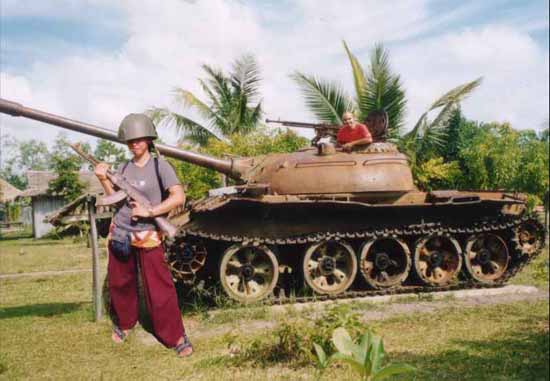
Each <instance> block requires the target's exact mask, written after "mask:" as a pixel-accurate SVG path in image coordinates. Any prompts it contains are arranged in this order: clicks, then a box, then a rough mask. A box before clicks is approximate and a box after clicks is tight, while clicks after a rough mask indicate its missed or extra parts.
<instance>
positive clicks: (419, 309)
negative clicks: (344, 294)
mask: <svg viewBox="0 0 550 381" xmlns="http://www.w3.org/2000/svg"><path fill="white" fill-rule="evenodd" d="M421 297H422V298H424V299H423V300H420V298H419V297H418V295H416V294H402V295H397V296H392V297H366V298H359V299H347V300H346V299H344V300H338V301H337V303H360V302H362V303H365V306H364V308H362V310H361V312H360V314H361V319H362V320H363V321H365V322H367V321H373V320H384V319H389V318H392V317H394V316H402V315H411V314H415V313H435V312H437V311H440V310H443V309H446V308H475V307H480V306H489V305H496V304H510V303H515V302H520V301H523V302H526V303H532V302H536V301H540V300H548V299H549V293H548V291H542V290H539V289H537V288H535V287H531V286H515V285H512V286H506V287H502V288H495V289H482V290H461V291H449V292H440V293H431V294H422V296H421ZM429 297H430V298H433V299H432V300H430V301H427V300H426V298H429ZM415 298H416V300H414V299H415ZM411 299H413V300H411ZM334 303H335V302H334V301H331V302H312V303H304V304H298V305H293V306H290V305H289V306H271V307H268V308H269V309H270V310H271V311H272V312H273V313H275V314H285V313H288V308H295V309H298V310H304V309H308V311H309V310H310V311H311V312H310V316H312V315H311V314H316V313H320V312H321V311H322V310H323V309H325V308H326V307H328V305H330V304H334ZM227 312H228V311H227V310H219V311H211V312H210V314H212V315H216V314H218V313H227ZM184 322H185V326H186V329H187V330H188V331H189V332H190V335H191V336H192V337H193V338H200V339H208V338H211V337H214V336H221V335H224V334H227V333H230V332H232V331H235V330H236V328H235V324H236V323H238V321H235V322H233V323H227V324H220V325H218V326H215V327H212V326H211V325H205V324H203V323H201V321H199V320H195V319H185V318H184ZM276 325H277V322H276V321H273V320H252V321H250V320H247V321H246V322H245V326H246V332H247V333H250V332H258V331H262V330H267V329H272V328H274V327H275V326H276ZM136 336H137V338H138V340H139V341H141V342H142V343H144V344H147V345H155V344H158V342H157V341H156V340H155V338H154V337H153V336H151V335H150V334H148V333H147V332H145V331H144V330H142V329H139V330H137V332H136ZM159 345H160V344H159Z"/></svg>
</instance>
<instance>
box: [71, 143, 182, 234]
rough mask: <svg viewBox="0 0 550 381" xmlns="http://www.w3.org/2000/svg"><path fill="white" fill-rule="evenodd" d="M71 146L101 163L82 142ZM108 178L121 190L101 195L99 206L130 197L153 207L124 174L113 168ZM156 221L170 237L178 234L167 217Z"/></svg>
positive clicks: (90, 160)
mask: <svg viewBox="0 0 550 381" xmlns="http://www.w3.org/2000/svg"><path fill="white" fill-rule="evenodd" d="M70 146H71V148H72V149H73V150H75V152H76V153H77V154H78V155H80V156H81V157H82V158H83V159H84V160H86V161H88V162H90V163H91V164H92V165H93V166H94V167H95V166H96V165H98V164H99V161H98V160H97V159H96V158H95V157H93V156H92V155H90V154H87V153H86V152H84V150H83V149H82V147H81V146H80V144H70ZM107 178H108V179H109V180H110V181H111V183H113V185H114V186H116V187H117V188H118V189H119V190H118V191H117V192H115V193H113V194H110V195H107V196H104V197H101V198H100V199H98V201H97V203H96V205H97V206H106V205H113V204H117V203H119V202H120V201H122V200H124V199H126V198H129V199H130V200H133V201H136V202H137V203H139V204H141V205H143V206H144V207H146V208H150V207H152V205H151V202H150V201H149V200H148V199H147V197H145V195H143V193H141V192H140V191H139V190H137V189H136V188H134V187H133V186H132V185H131V184H130V183H129V182H128V181H127V180H126V179H125V178H124V176H122V175H120V174H118V173H116V172H113V171H111V170H108V171H107ZM154 220H155V223H156V224H157V226H158V227H159V228H160V230H162V231H163V232H164V233H165V234H166V235H167V236H168V237H170V238H171V237H173V236H174V235H175V234H176V231H177V229H176V227H175V226H174V225H172V224H171V223H170V222H169V221H168V220H167V219H166V218H165V217H159V216H157V217H154Z"/></svg>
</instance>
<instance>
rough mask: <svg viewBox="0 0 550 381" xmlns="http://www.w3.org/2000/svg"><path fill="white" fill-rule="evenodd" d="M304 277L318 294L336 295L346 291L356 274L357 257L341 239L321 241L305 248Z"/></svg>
mask: <svg viewBox="0 0 550 381" xmlns="http://www.w3.org/2000/svg"><path fill="white" fill-rule="evenodd" d="M303 271H304V279H305V281H306V283H307V285H308V286H309V287H311V288H312V289H313V291H315V292H316V293H318V294H324V295H336V294H340V293H342V292H344V291H346V290H347V289H348V288H349V287H350V286H351V284H352V283H353V280H354V279H355V275H356V274H357V258H356V257H355V253H354V251H353V249H352V247H351V246H350V245H349V244H347V243H345V242H343V241H333V240H330V241H323V242H319V243H315V244H313V245H311V246H309V248H308V249H307V250H306V253H305V255H304V262H303Z"/></svg>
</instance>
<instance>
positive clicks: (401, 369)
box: [372, 364, 416, 381]
mask: <svg viewBox="0 0 550 381" xmlns="http://www.w3.org/2000/svg"><path fill="white" fill-rule="evenodd" d="M414 371H416V368H415V367H413V366H410V365H407V364H390V365H387V366H385V367H384V368H382V369H380V371H379V372H376V373H375V374H374V375H373V377H372V381H380V380H384V379H386V378H388V377H390V376H394V375H396V374H402V373H410V372H414Z"/></svg>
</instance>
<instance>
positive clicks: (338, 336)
mask: <svg viewBox="0 0 550 381" xmlns="http://www.w3.org/2000/svg"><path fill="white" fill-rule="evenodd" d="M332 342H333V343H334V346H335V347H336V349H337V350H338V351H339V352H340V353H342V354H345V355H348V356H351V355H352V353H353V350H354V349H355V348H354V347H355V344H354V343H353V341H352V340H351V336H350V335H349V333H348V331H346V329H345V328H343V327H339V328H336V329H335V330H334V332H333V333H332Z"/></svg>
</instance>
